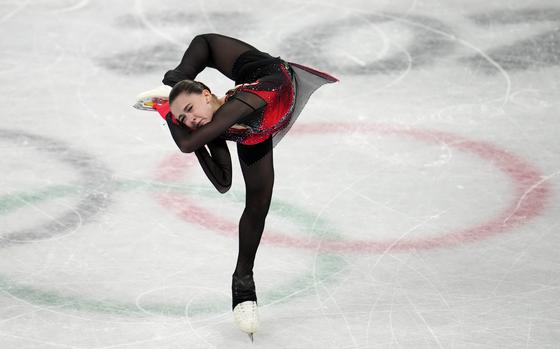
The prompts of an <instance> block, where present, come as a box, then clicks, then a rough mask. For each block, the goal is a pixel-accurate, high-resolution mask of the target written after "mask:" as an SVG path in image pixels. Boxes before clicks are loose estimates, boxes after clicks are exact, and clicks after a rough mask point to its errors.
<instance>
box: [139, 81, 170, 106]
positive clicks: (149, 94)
mask: <svg viewBox="0 0 560 349" xmlns="http://www.w3.org/2000/svg"><path fill="white" fill-rule="evenodd" d="M170 91H171V87H169V86H167V85H161V86H159V87H156V88H154V89H152V90H149V91H146V92H142V93H140V94H139V95H138V96H136V103H135V104H134V106H133V107H134V108H136V109H140V110H155V108H154V106H155V105H157V104H163V103H165V102H167V101H168V100H169V92H170Z"/></svg>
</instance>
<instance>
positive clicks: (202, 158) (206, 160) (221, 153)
mask: <svg viewBox="0 0 560 349" xmlns="http://www.w3.org/2000/svg"><path fill="white" fill-rule="evenodd" d="M208 148H209V149H210V154H209V153H208V151H207V150H206V147H200V148H198V149H197V150H196V151H195V152H194V153H195V154H196V157H197V158H198V162H199V163H200V166H201V167H202V170H204V173H206V176H207V177H208V179H210V182H212V184H213V185H214V187H215V188H216V189H217V190H218V191H219V192H220V193H222V194H223V193H225V192H227V191H228V190H229V188H230V187H231V180H232V171H231V156H230V153H229V149H228V147H227V144H226V141H225V140H223V139H215V140H213V141H212V142H210V143H208Z"/></svg>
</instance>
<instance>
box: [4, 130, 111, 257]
mask: <svg viewBox="0 0 560 349" xmlns="http://www.w3.org/2000/svg"><path fill="white" fill-rule="evenodd" d="M0 138H1V139H2V143H4V142H6V141H7V142H9V144H8V145H7V146H6V145H4V146H5V149H8V150H9V149H15V150H14V151H18V152H21V151H22V149H32V150H33V151H34V152H38V153H39V154H41V155H47V156H46V157H44V158H41V161H55V162H59V163H64V164H66V165H69V166H70V167H71V168H73V169H74V170H75V172H76V174H78V176H79V180H78V189H75V190H72V192H73V194H75V195H81V196H82V198H81V199H80V200H79V202H78V203H77V205H76V206H74V207H69V208H68V209H67V210H66V211H65V212H62V213H59V214H58V215H57V216H54V217H52V216H51V217H49V218H48V219H47V222H45V223H41V224H38V225H35V226H32V227H28V228H23V229H17V230H14V231H7V232H2V235H0V247H6V246H9V245H12V244H17V243H25V242H31V241H40V240H46V239H51V238H54V237H58V236H61V235H68V234H71V233H73V232H75V231H76V230H78V229H79V228H80V227H81V226H82V225H83V224H85V223H87V222H89V221H91V220H92V219H94V218H95V217H96V216H97V215H99V214H100V213H102V212H103V211H104V210H105V209H106V208H107V207H108V206H109V204H110V203H111V194H112V192H113V185H112V180H111V171H110V170H109V169H108V168H106V167H105V166H104V165H103V164H102V163H100V162H99V161H98V160H97V159H95V158H94V157H93V156H91V155H89V154H87V153H84V152H82V151H79V150H76V149H72V148H71V147H70V146H68V145H66V144H64V143H62V142H60V141H58V140H54V139H52V138H49V137H45V136H39V135H33V134H30V133H26V132H23V131H15V130H2V129H0ZM20 160H21V161H24V160H25V159H20ZM44 175H45V174H44V173H37V174H35V176H36V177H37V178H42V176H44ZM73 184H75V183H73ZM68 188H69V187H68V186H67V185H66V183H64V184H59V185H55V186H52V185H51V186H49V188H46V189H45V190H43V191H38V192H37V191H35V192H30V193H29V194H28V195H27V196H26V195H25V194H20V195H15V196H13V197H8V198H6V197H4V199H3V200H2V206H0V213H5V212H6V211H8V210H12V209H15V208H20V207H25V206H28V202H27V199H30V200H36V199H37V196H41V197H43V198H44V200H48V199H49V197H52V196H56V195H58V193H59V192H65V191H67V190H69V189H68ZM28 219H31V217H28Z"/></svg>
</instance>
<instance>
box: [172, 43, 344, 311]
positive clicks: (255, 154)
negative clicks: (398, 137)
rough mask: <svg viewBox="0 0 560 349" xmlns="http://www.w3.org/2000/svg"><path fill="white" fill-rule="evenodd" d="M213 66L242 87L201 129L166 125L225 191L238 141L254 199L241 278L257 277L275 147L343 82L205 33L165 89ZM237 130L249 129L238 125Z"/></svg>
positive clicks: (246, 219)
mask: <svg viewBox="0 0 560 349" xmlns="http://www.w3.org/2000/svg"><path fill="white" fill-rule="evenodd" d="M206 67H210V68H215V69H217V70H219V71H220V72H221V73H222V74H224V75H225V76H226V77H228V78H229V79H231V80H233V81H235V85H236V86H235V88H233V89H231V90H229V91H228V92H227V93H226V101H225V103H224V104H223V105H222V106H220V108H218V110H217V111H216V112H215V113H214V116H213V119H212V121H211V122H210V123H208V124H206V125H204V126H201V127H200V128H198V129H196V130H194V131H193V130H190V129H189V128H187V127H186V126H185V125H183V124H179V123H177V122H176V120H175V118H174V117H173V115H171V113H167V116H166V120H167V123H168V125H169V128H170V131H171V134H172V136H173V139H174V140H175V142H176V143H177V146H178V147H179V148H180V149H181V150H182V151H184V152H194V153H195V154H196V156H197V158H198V160H199V162H200V164H201V166H202V168H203V170H204V172H205V173H206V175H207V176H208V178H209V179H210V181H211V182H212V183H213V184H214V186H215V187H216V189H218V190H219V191H220V192H222V193H223V192H225V191H227V190H228V189H229V188H230V186H231V175H232V173H231V157H230V153H229V150H228V147H227V145H226V143H225V141H226V140H232V141H235V142H236V143H237V153H238V156H239V159H240V165H241V170H242V172H243V178H244V180H245V188H246V200H245V210H244V211H243V214H242V216H241V220H240V222H239V255H238V259H237V266H236V269H235V273H234V275H237V276H240V277H241V276H248V275H252V269H253V263H254V259H255V253H256V251H257V247H258V245H259V242H260V238H261V235H262V232H263V229H264V222H265V218H266V215H267V213H268V209H269V206H270V200H271V197H272V189H273V185H274V168H273V158H272V149H273V147H274V146H275V145H276V144H278V142H279V141H280V139H282V137H283V136H284V135H285V134H286V133H287V132H288V130H289V129H290V127H291V126H292V125H293V124H294V122H295V120H296V119H297V117H298V116H299V114H300V113H301V111H302V109H303V107H304V106H305V104H306V103H307V100H308V99H309V97H310V96H311V94H312V93H313V92H314V91H315V90H317V89H318V88H319V87H320V86H322V85H324V84H326V83H331V82H335V81H338V80H337V79H336V78H334V77H332V76H330V75H328V74H326V73H322V72H320V71H317V70H314V69H312V68H309V67H305V66H302V65H300V64H296V63H291V62H286V61H284V60H283V59H281V58H280V57H272V56H271V55H269V54H268V53H266V52H262V51H260V50H258V49H256V48H255V47H253V46H251V45H249V44H248V43H245V42H243V41H240V40H238V39H235V38H231V37H228V36H224V35H220V34H213V33H212V34H203V35H197V36H196V37H195V38H194V39H193V40H192V41H191V43H190V44H189V47H188V48H187V50H186V52H185V54H184V55H183V58H182V60H181V63H180V64H179V65H178V66H177V67H176V68H175V69H172V70H170V71H168V72H167V73H166V74H165V76H164V79H163V83H164V84H166V85H169V86H174V85H175V84H176V83H177V82H179V81H181V80H184V79H189V80H194V79H195V78H196V76H197V75H198V74H199V73H200V72H201V71H202V70H203V69H204V68H206ZM236 124H237V125H241V126H242V127H235V125H236ZM206 147H208V149H207V148H206ZM208 150H209V151H208ZM252 294H253V295H254V287H253V291H252ZM241 298H253V296H250V297H241ZM254 298H255V300H256V296H254ZM240 301H243V299H239V297H237V299H236V297H235V292H234V304H233V306H234V307H235V305H236V303H239V302H240Z"/></svg>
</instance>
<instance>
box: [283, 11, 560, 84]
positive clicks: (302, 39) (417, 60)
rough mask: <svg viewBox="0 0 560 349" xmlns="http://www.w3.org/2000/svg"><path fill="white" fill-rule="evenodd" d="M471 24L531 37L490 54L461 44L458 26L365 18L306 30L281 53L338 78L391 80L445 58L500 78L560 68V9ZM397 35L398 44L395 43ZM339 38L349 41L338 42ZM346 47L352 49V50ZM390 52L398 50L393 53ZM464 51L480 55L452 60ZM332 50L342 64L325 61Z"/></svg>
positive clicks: (500, 14)
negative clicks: (535, 28)
mask: <svg viewBox="0 0 560 349" xmlns="http://www.w3.org/2000/svg"><path fill="white" fill-rule="evenodd" d="M466 18H467V19H468V20H470V21H472V23H473V25H475V26H477V27H478V29H483V30H490V29H492V30H496V29H495V28H496V26H498V27H499V26H503V27H504V28H505V30H511V26H512V25H515V26H517V30H519V31H520V34H521V35H523V33H527V35H526V36H528V37H527V38H525V39H521V40H518V41H515V40H514V42H513V43H511V44H505V45H503V46H498V47H492V48H490V49H489V50H488V52H487V53H485V52H483V51H482V50H480V49H478V48H476V46H474V45H473V44H472V43H468V42H466V41H464V40H462V39H459V38H457V37H456V34H455V33H456V32H460V31H461V30H460V28H457V29H456V28H454V24H453V23H447V22H445V21H444V20H440V19H437V18H433V17H429V16H420V15H407V16H406V18H405V16H404V15H402V14H399V13H378V14H370V13H367V12H365V13H361V14H359V15H353V16H351V17H349V18H343V19H339V20H336V19H335V20H332V19H329V22H328V23H319V24H316V25H313V26H310V27H308V28H304V29H303V30H301V31H298V33H297V34H295V35H293V36H290V37H288V38H286V40H284V44H283V45H282V47H281V51H282V52H287V55H288V56H290V57H295V58H294V61H297V60H299V61H302V62H307V63H309V64H311V65H315V66H318V67H321V68H323V69H325V70H328V71H332V72H333V73H335V74H336V73H338V74H352V75H364V74H389V73H394V72H395V71H402V70H405V69H407V67H408V66H409V65H411V68H412V69H416V68H422V67H425V66H430V65H436V64H438V63H439V62H441V61H442V58H447V59H450V60H454V61H456V62H457V63H459V64H468V65H469V66H471V67H472V68H473V70H475V71H478V72H482V73H498V72H500V70H501V69H502V68H503V69H504V70H507V71H520V70H528V69H534V68H540V67H549V66H556V65H559V64H560V28H558V23H560V9H559V8H540V9H538V8H537V9H535V8H526V9H520V10H511V9H507V10H506V9H504V10H499V11H493V12H483V13H480V14H471V15H466ZM539 23H541V24H542V23H544V25H545V26H546V25H548V27H549V28H546V27H545V28H544V29H543V30H541V31H539V32H538V33H537V34H534V35H532V36H531V35H530V29H531V28H528V27H529V25H534V24H539ZM391 25H399V27H400V28H398V31H399V32H401V33H407V32H408V34H409V36H410V37H409V38H406V37H400V38H399V37H397V36H394V34H391V32H394V31H395V28H392V27H391ZM508 26H509V27H508ZM349 32H352V33H353V37H354V38H355V39H354V40H355V41H352V40H353V39H352V37H350V38H348V37H346V36H344V35H345V33H349ZM391 35H393V39H391V38H390V37H389V36H391ZM339 36H344V37H343V38H342V39H341V40H336V39H337V37H339ZM405 36H406V35H405ZM395 39H396V40H395ZM507 40H508V39H504V40H498V42H503V41H506V42H507ZM331 41H336V45H335V44H330V45H329V42H331ZM398 41H406V42H405V43H404V45H403V47H399V46H398V44H397V42H398ZM346 46H351V49H349V47H346ZM388 46H389V48H388ZM390 46H395V47H394V48H393V50H392V51H391V50H390ZM459 46H466V47H468V48H471V49H475V51H478V52H477V54H476V55H474V56H468V57H464V56H462V57H461V56H459V57H454V56H452V55H453V54H454V53H455V52H456V49H457V48H458V47H459ZM329 47H331V49H330V51H332V52H334V56H338V59H330V60H325V57H331V58H332V57H333V53H331V52H330V51H328V50H329ZM341 47H342V48H341ZM386 53H388V54H387V55H384V54H386ZM480 68H483V69H480ZM502 73H503V72H502Z"/></svg>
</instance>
